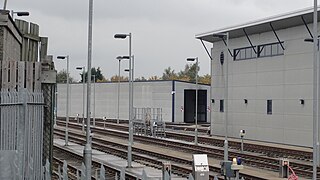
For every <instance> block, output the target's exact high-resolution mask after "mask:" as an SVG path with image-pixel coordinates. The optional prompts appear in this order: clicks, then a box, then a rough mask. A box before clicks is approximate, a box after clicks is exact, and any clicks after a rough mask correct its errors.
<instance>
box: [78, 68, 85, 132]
mask: <svg viewBox="0 0 320 180" xmlns="http://www.w3.org/2000/svg"><path fill="white" fill-rule="evenodd" d="M76 69H77V70H82V131H84V101H85V100H84V97H85V85H84V81H85V72H86V67H85V66H81V67H76Z"/></svg>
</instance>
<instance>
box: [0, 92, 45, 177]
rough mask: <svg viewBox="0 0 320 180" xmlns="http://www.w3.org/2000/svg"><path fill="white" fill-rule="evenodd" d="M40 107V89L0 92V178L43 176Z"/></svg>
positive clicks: (41, 111) (41, 112)
mask: <svg viewBox="0 0 320 180" xmlns="http://www.w3.org/2000/svg"><path fill="white" fill-rule="evenodd" d="M43 110H44V99H43V94H42V93H40V92H33V93H30V92H29V91H28V90H27V89H21V90H20V91H19V92H16V91H11V92H9V91H6V90H2V91H1V92H0V179H17V180H24V179H33V180H38V179H39V180H41V179H43V171H42V169H43V168H42V167H43V165H42V162H43V161H42V160H43V158H42V155H43Z"/></svg>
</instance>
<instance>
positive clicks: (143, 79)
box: [135, 76, 147, 81]
mask: <svg viewBox="0 0 320 180" xmlns="http://www.w3.org/2000/svg"><path fill="white" fill-rule="evenodd" d="M135 81H147V79H146V78H145V77H143V76H142V77H140V78H139V77H138V78H136V79H135Z"/></svg>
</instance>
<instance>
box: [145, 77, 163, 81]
mask: <svg viewBox="0 0 320 180" xmlns="http://www.w3.org/2000/svg"><path fill="white" fill-rule="evenodd" d="M156 80H161V78H160V77H158V76H151V77H149V79H148V81H156Z"/></svg>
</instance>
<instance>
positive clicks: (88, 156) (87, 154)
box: [83, 0, 93, 180]
mask: <svg viewBox="0 0 320 180" xmlns="http://www.w3.org/2000/svg"><path fill="white" fill-rule="evenodd" d="M92 16H93V0H89V28H88V29H89V30H88V76H87V77H88V78H89V77H90V78H91V56H92ZM90 93H91V81H89V80H87V132H86V145H85V147H84V150H83V157H84V163H85V165H86V178H87V180H91V165H92V149H91V142H90V96H91V94H90Z"/></svg>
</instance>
